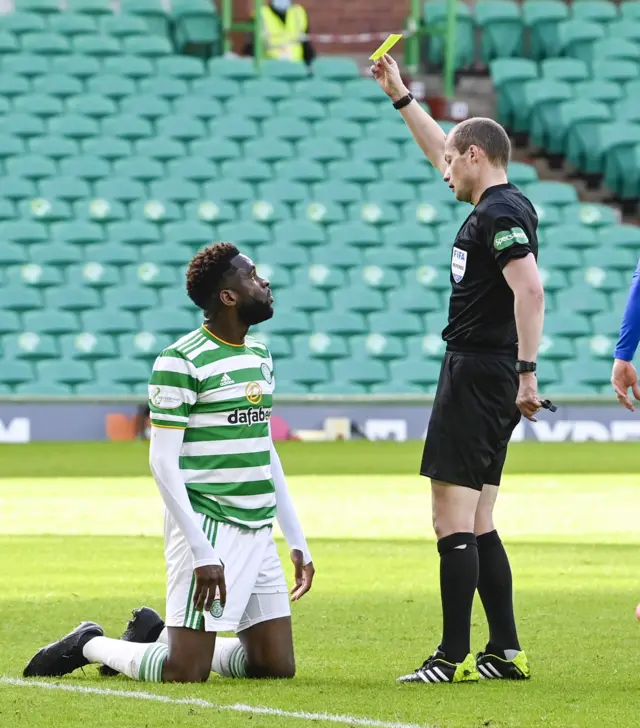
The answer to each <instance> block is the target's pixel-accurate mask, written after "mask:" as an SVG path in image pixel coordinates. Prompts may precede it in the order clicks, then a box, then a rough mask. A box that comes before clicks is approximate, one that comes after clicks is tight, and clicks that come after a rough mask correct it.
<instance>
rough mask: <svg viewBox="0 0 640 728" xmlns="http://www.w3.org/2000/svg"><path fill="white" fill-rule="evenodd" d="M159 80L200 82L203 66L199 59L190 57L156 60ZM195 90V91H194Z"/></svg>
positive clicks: (166, 57)
mask: <svg viewBox="0 0 640 728" xmlns="http://www.w3.org/2000/svg"><path fill="white" fill-rule="evenodd" d="M156 69H157V71H158V77H159V80H162V81H164V80H166V79H170V80H174V79H181V80H183V81H196V80H200V79H201V78H202V76H203V74H204V65H203V63H202V61H201V60H200V59H199V58H194V57H192V56H175V55H174V56H165V57H163V58H158V59H157V60H156ZM194 90H195V89H194Z"/></svg>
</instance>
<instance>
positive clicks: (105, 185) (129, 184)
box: [81, 177, 146, 203]
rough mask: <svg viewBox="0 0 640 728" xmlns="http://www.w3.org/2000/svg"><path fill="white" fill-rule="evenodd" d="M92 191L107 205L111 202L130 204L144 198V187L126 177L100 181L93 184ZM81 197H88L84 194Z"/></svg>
mask: <svg viewBox="0 0 640 728" xmlns="http://www.w3.org/2000/svg"><path fill="white" fill-rule="evenodd" d="M94 191H95V194H96V197H98V198H101V199H104V200H107V201H108V202H109V203H111V200H116V201H118V202H132V201H133V200H137V199H143V198H145V197H146V194H145V189H144V185H142V184H141V183H140V182H136V180H133V179H129V178H128V177H121V178H119V177H112V178H110V179H102V180H100V181H99V182H97V183H96V184H95V187H94ZM81 196H82V197H88V195H86V194H85V195H81Z"/></svg>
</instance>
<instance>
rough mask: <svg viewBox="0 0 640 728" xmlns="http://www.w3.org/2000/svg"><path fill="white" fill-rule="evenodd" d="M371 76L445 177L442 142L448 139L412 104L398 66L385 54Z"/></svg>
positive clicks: (412, 101) (420, 108)
mask: <svg viewBox="0 0 640 728" xmlns="http://www.w3.org/2000/svg"><path fill="white" fill-rule="evenodd" d="M371 73H373V76H374V78H375V79H376V81H377V82H378V84H379V85H380V88H381V89H382V90H383V91H384V92H385V93H386V94H387V96H388V97H389V98H390V99H391V101H392V102H393V105H394V106H395V107H396V109H398V110H399V111H400V113H401V114H402V118H403V119H404V120H405V122H406V124H407V126H408V127H409V130H410V131H411V133H412V134H413V138H414V139H415V140H416V142H417V143H418V146H419V147H420V149H422V151H423V152H424V154H425V156H426V157H427V159H428V160H429V161H430V162H431V164H433V166H434V167H436V168H437V169H439V170H440V171H441V172H442V173H443V174H444V171H445V169H446V166H447V165H446V163H445V161H444V142H445V139H446V138H447V135H446V134H445V133H444V131H443V130H442V129H441V127H440V125H439V124H438V123H437V122H436V121H434V119H432V118H431V117H430V116H429V114H427V112H426V111H425V110H424V109H423V108H422V107H421V106H420V104H418V103H417V102H415V103H414V98H413V96H412V94H411V93H410V92H409V89H408V88H407V87H406V86H405V85H404V83H403V82H402V77H401V76H400V69H399V68H398V64H397V63H396V62H395V61H394V60H393V58H391V56H390V55H388V54H385V55H384V56H382V58H381V59H380V60H379V61H376V63H374V65H373V66H372V67H371Z"/></svg>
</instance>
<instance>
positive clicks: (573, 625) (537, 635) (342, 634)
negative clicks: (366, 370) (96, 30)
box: [0, 444, 640, 728]
mask: <svg viewBox="0 0 640 728" xmlns="http://www.w3.org/2000/svg"><path fill="white" fill-rule="evenodd" d="M390 445H391V447H387V445H386V444H383V446H382V447H380V446H379V445H368V446H367V445H366V444H357V445H356V446H355V447H353V446H351V445H345V444H342V446H341V447H339V448H333V450H332V449H331V448H324V452H323V453H322V457H321V456H320V455H318V454H317V453H318V452H319V451H314V450H313V448H314V447H316V446H301V445H299V444H294V446H293V447H291V446H289V445H288V446H287V447H286V448H285V449H284V450H286V452H284V453H283V459H284V460H285V465H286V466H287V468H288V470H289V472H291V473H292V474H291V475H290V478H289V482H290V487H291V489H292V491H293V494H294V497H295V500H296V503H297V505H298V510H299V512H300V516H301V518H302V519H303V522H304V525H305V529H306V531H307V533H308V536H309V538H310V545H311V548H312V551H313V554H314V561H315V563H316V568H317V580H316V584H315V588H314V590H313V591H312V592H311V593H310V594H309V595H308V596H306V597H305V598H304V599H303V600H302V601H301V602H300V603H299V604H296V605H294V610H293V613H294V630H295V640H296V651H297V659H298V675H297V677H296V679H295V680H293V681H289V682H270V683H267V682H261V683H257V682H251V681H232V680H224V679H222V678H218V677H216V676H212V679H211V680H210V681H209V683H207V684H205V685H188V686H178V685H149V684H140V683H135V682H133V681H130V680H127V679H126V678H115V679H111V680H104V679H100V678H99V676H98V673H97V670H96V668H95V667H89V668H86V669H85V672H84V674H83V673H82V672H80V671H79V672H77V673H74V674H73V675H71V676H68V677H66V678H63V679H61V680H57V681H56V680H54V681H44V682H47V683H48V684H49V685H50V686H63V687H67V688H73V690H72V691H68V690H67V691H64V690H60V689H57V688H56V689H50V690H48V689H44V688H42V687H23V686H19V685H15V684H10V683H8V682H7V680H11V679H15V678H19V677H20V675H21V671H22V668H23V666H24V664H25V663H26V661H27V660H28V659H29V658H30V656H31V655H32V654H33V652H34V651H35V650H36V649H37V648H38V647H40V646H41V645H43V644H46V643H48V642H49V641H51V640H52V639H54V638H57V637H58V636H60V635H61V634H63V633H64V632H66V631H67V630H69V629H71V628H73V627H74V626H75V625H76V624H77V623H78V622H79V621H81V620H83V619H94V620H97V621H99V622H100V623H101V624H102V625H103V626H104V628H105V630H106V632H107V634H108V635H110V636H118V635H119V634H120V632H121V631H122V629H123V626H124V623H125V622H126V620H127V618H128V616H129V612H130V610H131V609H132V608H133V607H136V606H140V605H141V604H148V605H149V606H152V607H154V608H156V609H158V610H159V611H160V612H163V602H164V563H163V554H162V541H161V535H160V534H161V527H162V524H161V515H162V508H161V503H160V499H159V496H157V494H156V491H155V486H154V484H153V482H152V481H151V479H150V478H149V476H148V475H146V474H145V467H144V460H145V454H144V446H140V447H138V446H133V447H131V446H129V449H127V448H126V447H123V446H120V445H114V446H106V447H105V446H103V445H99V446H93V445H89V446H85V445H75V446H69V445H55V446H54V445H51V446H49V445H46V446H39V445H35V446H26V447H25V448H23V449H22V450H20V448H16V449H14V448H11V447H6V446H4V447H0V463H2V476H1V479H0V565H1V566H0V574H2V589H1V590H0V615H1V619H0V680H3V679H4V680H5V682H0V726H5V725H6V726H7V727H8V726H19V727H24V728H54V727H55V728H58V726H64V727H65V728H76V727H77V728H80V727H82V728H87V727H88V726H91V727H92V728H93V727H94V726H99V727H100V728H102V727H104V728H107V727H108V728H144V727H146V726H148V727H149V728H163V727H164V726H171V727H176V728H191V727H194V728H199V727H200V726H207V727H209V726H211V725H223V726H225V728H227V727H229V728H238V727H240V726H243V727H244V726H252V728H255V727H259V728H263V727H264V728H272V727H273V728H276V726H277V727H278V728H289V727H291V728H297V727H298V726H300V728H307V727H310V726H315V725H317V726H323V725H327V726H328V725H336V726H339V725H349V724H351V725H367V722H366V721H367V720H369V721H370V722H369V723H368V725H372V726H375V725H379V724H376V723H375V721H382V722H384V723H385V724H388V723H395V724H398V726H399V727H400V726H402V727H405V726H407V725H413V726H416V725H418V726H424V727H429V728H435V727H436V726H438V727H439V728H476V727H478V728H480V727H481V726H491V727H492V728H507V727H508V728H526V727H534V726H536V727H538V726H550V727H551V726H553V727H557V728H570V727H572V726H589V727H591V726H594V727H595V726H599V727H601V726H602V727H606V726H612V727H613V726H615V727H616V728H627V727H629V728H630V727H631V726H634V725H637V724H638V714H639V711H640V625H639V624H638V623H637V621H636V619H635V616H634V610H635V606H636V603H637V602H638V601H640V588H639V584H638V576H637V575H638V564H639V563H640V527H639V525H638V524H639V523H640V519H639V517H638V513H640V487H639V486H640V478H638V476H637V475H633V474H629V475H625V474H624V473H622V474H620V473H618V474H613V472H612V473H610V474H606V473H605V472H603V471H602V468H604V467H606V463H607V457H609V458H610V463H612V465H611V471H615V470H616V469H618V468H620V467H621V466H620V462H625V460H624V458H628V462H629V463H631V462H633V460H634V459H635V460H636V461H637V449H636V448H637V445H630V446H629V448H630V449H625V450H624V451H623V450H621V449H619V448H614V449H613V450H611V449H608V450H605V449H601V450H600V453H599V456H598V457H595V456H594V457H592V456H589V455H588V453H589V451H590V450H591V447H592V446H591V445H586V446H582V448H583V453H584V454H585V455H586V460H587V461H589V458H590V457H592V460H593V466H592V471H591V473H587V474H571V472H567V471H569V470H570V463H571V460H572V458H574V456H575V455H576V453H577V452H578V451H576V450H575V449H574V448H572V447H569V448H565V450H564V455H562V453H561V449H559V448H555V447H552V448H548V447H547V446H544V447H540V448H538V451H537V452H535V451H533V450H530V451H527V449H526V448H525V449H522V448H520V452H519V454H518V453H515V458H513V457H512V461H511V463H510V471H511V472H510V474H509V475H508V476H507V477H506V479H505V482H504V491H503V494H502V497H501V499H500V502H499V508H498V516H497V517H498V522H499V526H500V531H501V533H502V535H503V538H504V540H505V542H506V543H507V546H508V549H509V553H510V555H511V559H512V565H513V570H514V574H515V581H516V606H517V614H518V618H519V623H520V629H521V638H522V641H523V644H524V646H525V648H526V649H527V652H528V654H529V657H530V660H531V663H532V667H533V679H532V680H531V681H530V682H529V683H524V684H520V683H514V684H504V683H485V682H481V683H479V684H477V685H461V686H450V685H425V686H399V685H396V684H395V683H394V680H395V678H396V677H397V676H398V675H399V674H402V673H404V672H405V671H409V670H411V669H413V668H415V667H417V666H418V664H419V663H420V662H421V661H422V659H423V658H424V657H425V656H426V654H427V652H428V651H429V650H431V649H433V648H434V647H435V645H436V643H437V640H438V637H439V627H440V603H439V595H438V589H437V584H438V558H437V553H436V550H435V544H434V541H433V538H432V536H431V525H430V515H429V506H430V504H429V493H428V489H427V483H426V481H425V480H424V479H421V478H419V477H417V476H415V475H413V474H409V473H411V472H412V471H413V470H414V469H415V466H416V464H417V463H416V458H415V455H416V452H417V448H415V447H414V446H413V445H411V446H406V448H404V452H403V453H401V454H400V455H399V456H398V457H397V459H396V460H394V459H393V458H394V457H395V455H394V454H393V444H390ZM322 447H324V446H322ZM396 447H398V448H399V449H400V450H403V447H404V446H396ZM5 448H6V449H5ZM411 448H413V449H411ZM596 449H597V448H596ZM634 449H636V452H633V450H634ZM381 450H383V451H384V452H383V455H382V456H381V455H380V451H381ZM97 452H99V453H102V455H96V453H97ZM109 452H110V455H111V460H109V457H108V456H107V453H109ZM607 452H608V453H609V455H607V454H606V453H607ZM622 452H625V453H627V454H625V455H622V454H621V453H622ZM15 453H19V454H20V455H21V457H18V456H17V454H15ZM54 453H55V454H54ZM60 453H63V454H65V453H66V455H67V458H66V459H65V458H63V457H62V455H61V454H60ZM122 453H125V455H122ZM313 453H316V454H313ZM523 453H524V454H523ZM118 454H120V456H119V457H118ZM47 455H49V457H47ZM69 457H71V460H69ZM100 457H103V460H102V461H100ZM127 458H128V459H127ZM314 458H315V460H314ZM322 458H324V464H322V463H321V460H322ZM341 458H342V459H341ZM407 459H409V465H410V468H408V466H406V465H405V462H406V461H407ZM527 459H528V460H529V462H530V463H532V464H534V463H546V464H547V469H549V467H555V466H554V463H556V462H557V463H559V464H561V465H562V467H558V468H557V469H556V471H555V472H546V473H545V472H544V470H545V468H544V467H542V466H539V468H538V469H537V470H539V472H538V473H537V474H529V475H527V474H524V473H523V472H518V471H525V470H526V467H525V465H524V463H525V462H526V460H527ZM584 460H585V459H584V458H581V459H575V464H574V470H580V469H581V468H585V466H584ZM596 461H598V463H599V464H600V467H599V469H596ZM18 462H19V464H18ZM58 462H60V463H61V465H60V466H58V465H57V463H58ZM109 462H110V463H111V465H109ZM311 462H316V463H319V464H316V465H315V466H313V467H312V466H311V465H310V464H309V463H311ZM341 462H342V463H344V465H342V466H340V467H341V469H342V470H346V471H347V474H341V473H336V472H334V470H335V469H336V468H338V465H339V464H340V463H341ZM100 463H104V467H103V468H102V470H101V472H96V471H99V470H100ZM390 463H396V465H395V466H394V469H395V471H396V472H395V473H394V472H389V471H388V470H387V468H388V467H390ZM549 463H551V466H550V465H549ZM603 463H604V465H603ZM532 467H533V466H532ZM585 469H586V468H585ZM313 470H315V471H316V474H313V473H312V472H309V471H313ZM320 470H322V472H323V473H324V474H317V472H318V471H320ZM628 470H629V471H630V472H632V470H631V468H628ZM596 472H597V473H598V474H595V473H596ZM355 473H359V474H355ZM366 473H370V474H366ZM57 476H61V477H57ZM281 547H282V555H283V557H285V558H286V549H285V547H284V544H283V543H281ZM290 572H291V569H289V568H288V567H287V573H288V574H289V576H290V575H291V574H290ZM477 601H478V600H477ZM473 630H474V631H473V648H474V649H479V648H481V647H482V645H483V644H484V641H485V640H486V635H487V631H486V626H485V623H484V617H483V614H482V610H481V607H480V604H479V602H478V603H476V607H475V612H474V628H473ZM81 688H90V689H92V690H97V691H103V690H107V691H115V692H107V693H106V694H104V693H100V692H88V693H83V692H81V691H80V690H79V689H81ZM125 692H126V693H129V694H133V697H131V695H129V697H127V696H126V695H123V693H125ZM140 693H152V694H153V695H155V696H160V698H162V699H165V700H166V702H157V701H153V700H148V699H146V700H142V699H140V698H136V697H135V695H136V694H140ZM181 700H182V701H183V702H180V701H181ZM198 701H200V702H198ZM202 701H206V702H202ZM214 704H215V706H219V707H215V706H214ZM238 704H241V705H244V706H250V708H252V709H256V708H265V709H268V711H267V712H264V713H259V712H255V710H254V711H253V712H246V709H241V708H240V707H238ZM229 706H234V707H233V709H231V710H230V709H229ZM277 709H281V710H283V711H286V714H284V715H275V714H273V711H274V710H277ZM269 711H271V712H269ZM290 713H296V715H290ZM323 713H329V714H331V715H332V716H342V717H341V718H338V719H335V718H334V719H333V722H328V721H327V720H324V719H321V718H320V717H319V716H317V715H315V716H311V717H310V716H308V715H305V714H323ZM354 720H355V722H354Z"/></svg>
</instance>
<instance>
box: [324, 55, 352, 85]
mask: <svg viewBox="0 0 640 728" xmlns="http://www.w3.org/2000/svg"><path fill="white" fill-rule="evenodd" d="M313 75H314V78H316V79H323V80H327V81H334V82H340V83H342V82H345V81H350V80H353V79H356V78H358V77H359V76H360V70H359V68H358V65H357V64H356V62H355V61H354V60H353V59H352V58H347V57H340V56H324V57H320V58H317V59H316V60H315V62H314V64H313Z"/></svg>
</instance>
